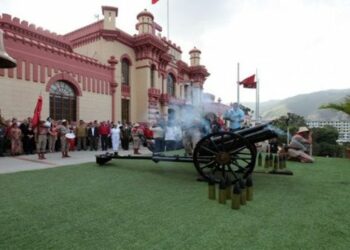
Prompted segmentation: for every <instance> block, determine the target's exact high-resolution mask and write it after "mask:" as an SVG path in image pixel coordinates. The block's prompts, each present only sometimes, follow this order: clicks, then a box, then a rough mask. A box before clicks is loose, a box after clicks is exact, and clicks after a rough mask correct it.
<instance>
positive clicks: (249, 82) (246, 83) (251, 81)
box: [239, 74, 256, 89]
mask: <svg viewBox="0 0 350 250" xmlns="http://www.w3.org/2000/svg"><path fill="white" fill-rule="evenodd" d="M239 84H243V88H248V89H255V88H256V81H255V74H254V75H251V76H249V77H247V78H246V79H244V80H243V81H241V82H240V83H239Z"/></svg>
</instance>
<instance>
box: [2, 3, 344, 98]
mask: <svg viewBox="0 0 350 250" xmlns="http://www.w3.org/2000/svg"><path fill="white" fill-rule="evenodd" d="M103 5H108V6H115V7H118V9H119V14H118V17H117V21H116V22H117V24H116V25H117V27H118V28H120V29H122V30H124V31H126V32H127V33H129V34H132V35H133V34H136V29H135V24H136V22H137V20H136V16H137V14H138V13H139V12H141V11H142V10H144V9H147V10H149V11H150V12H151V13H153V15H154V17H155V21H156V22H157V23H158V24H160V25H161V26H162V27H163V32H162V35H163V36H166V35H167V11H166V10H167V1H166V0H159V2H158V3H157V4H155V5H152V4H151V0H114V1H112V0H102V1H101V0H74V1H73V0H69V1H68V0H60V1H48V0H31V1H28V0H1V2H0V13H8V14H11V15H12V16H17V17H19V18H20V19H21V20H27V21H28V22H30V23H34V24H36V25H37V26H41V27H43V28H44V29H49V30H50V31H52V32H56V33H58V34H65V33H68V32H70V31H73V30H75V29H77V28H80V27H82V26H85V25H87V24H90V23H92V22H94V21H96V15H97V14H98V15H99V18H102V14H101V6H103ZM169 20H170V22H169V27H170V29H169V35H170V40H172V41H173V42H175V43H176V44H178V45H180V46H181V49H182V52H183V54H182V60H183V61H185V62H187V63H189V54H188V52H189V51H190V50H191V49H192V48H193V47H194V46H196V47H197V48H199V49H200V50H201V51H202V54H201V64H202V65H205V66H206V67H207V69H208V71H209V72H210V76H209V77H208V79H207V81H206V82H205V85H204V91H205V92H208V93H212V94H214V95H215V96H216V99H217V98H219V97H220V98H221V99H222V101H223V102H224V103H230V102H235V101H237V84H236V82H237V78H238V77H237V64H238V63H239V65H240V73H239V76H240V80H243V79H244V78H246V77H248V76H250V75H252V74H255V73H256V72H257V75H258V79H259V85H260V89H259V90H260V91H259V92H260V101H261V102H263V101H268V100H275V99H284V98H287V97H292V96H295V95H298V94H304V93H311V92H316V91H321V90H328V89H346V88H350V80H349V73H348V71H349V58H350V32H349V31H350V1H349V0H293V1H291V0H244V1H242V0H215V1H214V0H191V1H190V0H169ZM255 98H256V92H255V90H254V89H243V88H240V101H241V102H254V101H255Z"/></svg>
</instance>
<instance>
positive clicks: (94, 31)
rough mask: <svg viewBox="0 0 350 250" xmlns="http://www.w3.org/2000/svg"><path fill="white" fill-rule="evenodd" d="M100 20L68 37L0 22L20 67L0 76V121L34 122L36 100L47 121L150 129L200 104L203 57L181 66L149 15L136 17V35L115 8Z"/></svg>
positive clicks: (176, 50) (195, 53)
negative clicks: (125, 26)
mask: <svg viewBox="0 0 350 250" xmlns="http://www.w3.org/2000/svg"><path fill="white" fill-rule="evenodd" d="M102 14H103V19H102V20H99V21H96V22H94V23H92V24H90V25H87V26H85V27H82V28H80V29H78V30H75V31H72V32H70V33H68V34H65V35H57V34H55V33H52V32H50V31H48V30H45V29H43V28H41V27H36V26H35V25H34V24H29V23H28V22H27V21H21V20H20V19H19V18H17V17H12V16H11V15H8V14H2V15H1V17H0V29H2V30H3V31H4V43H5V48H6V51H7V52H8V53H9V54H10V55H11V56H12V57H13V58H15V59H16V60H17V67H16V68H14V69H0V83H1V84H0V90H1V91H0V108H1V111H2V116H3V117H5V118H11V117H17V118H19V119H22V118H26V117H28V116H31V115H32V114H33V110H34V107H35V103H36V100H37V98H38V96H39V95H42V97H43V103H44V104H43V111H42V116H43V117H48V116H50V117H52V118H54V119H69V120H80V119H83V120H86V121H89V120H100V121H101V120H111V121H117V120H119V121H121V120H126V121H131V122H136V121H137V122H145V121H148V122H150V121H154V120H155V119H156V118H157V117H158V116H164V117H165V118H166V117H168V116H169V117H170V116H172V117H175V116H176V115H177V114H180V113H181V109H182V108H183V107H184V106H186V105H200V104H201V100H202V98H201V96H202V92H203V85H204V83H205V80H206V78H207V77H208V76H209V73H208V71H207V69H206V68H205V66H203V65H201V64H200V54H201V51H200V50H198V49H196V48H194V49H192V50H191V51H190V52H189V59H190V64H187V63H186V62H184V61H183V60H182V51H181V48H180V47H179V46H177V45H176V44H174V43H172V42H171V41H170V40H167V39H166V38H164V37H162V36H161V35H160V34H156V33H159V32H161V31H162V28H161V26H160V25H158V24H157V23H156V22H155V21H154V16H153V15H152V14H151V13H150V12H148V11H147V10H144V11H142V12H141V13H139V14H138V15H137V23H136V30H137V34H135V35H130V34H128V33H126V32H124V31H122V30H121V29H119V28H118V22H117V17H118V8H115V7H111V6H102Z"/></svg>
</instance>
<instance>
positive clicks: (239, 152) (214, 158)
mask: <svg viewBox="0 0 350 250" xmlns="http://www.w3.org/2000/svg"><path fill="white" fill-rule="evenodd" d="M275 137H277V134H276V133H275V132H274V131H273V130H272V129H271V127H270V126H269V124H262V125H258V126H255V127H251V128H246V129H242V130H239V131H236V132H217V133H211V134H208V135H206V136H205V137H203V138H202V139H201V140H200V141H199V142H198V143H197V145H196V146H195V149H194V152H193V156H179V155H172V156H168V155H164V154H159V153H153V154H152V155H150V156H131V155H128V156H119V155H114V154H110V153H106V154H100V155H96V163H97V164H99V165H100V166H103V165H104V164H106V163H107V162H109V161H110V160H112V159H134V160H152V161H154V162H159V161H168V162H169V161H170V162H187V163H191V162H192V163H193V164H194V166H195V168H196V170H197V172H198V174H199V175H200V176H201V177H203V178H204V180H206V181H214V182H218V183H219V182H221V181H230V182H231V183H235V182H236V181H238V180H239V179H245V178H247V177H248V176H249V175H250V174H251V173H252V172H253V170H254V167H255V161H256V156H257V149H256V146H255V144H256V143H258V142H262V141H265V140H268V139H272V138H275Z"/></svg>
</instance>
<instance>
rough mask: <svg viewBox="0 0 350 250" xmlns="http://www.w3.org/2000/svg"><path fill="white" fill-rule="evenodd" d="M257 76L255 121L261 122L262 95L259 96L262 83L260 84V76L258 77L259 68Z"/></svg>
mask: <svg viewBox="0 0 350 250" xmlns="http://www.w3.org/2000/svg"><path fill="white" fill-rule="evenodd" d="M255 77H256V104H255V105H256V108H255V120H256V121H255V122H260V121H259V120H260V115H259V113H260V103H259V102H260V96H259V94H260V93H259V88H260V86H259V85H260V84H259V77H258V69H256V74H255Z"/></svg>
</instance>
